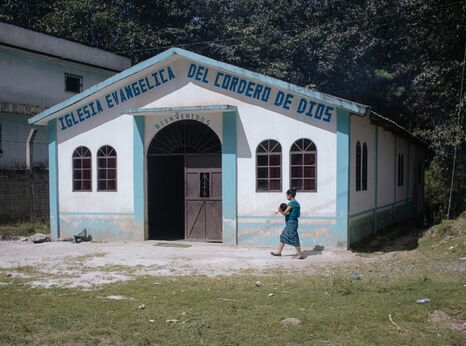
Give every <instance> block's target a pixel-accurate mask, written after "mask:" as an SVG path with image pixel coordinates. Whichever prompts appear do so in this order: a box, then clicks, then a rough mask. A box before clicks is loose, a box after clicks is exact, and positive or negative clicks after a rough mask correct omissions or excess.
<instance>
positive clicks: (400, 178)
mask: <svg viewBox="0 0 466 346" xmlns="http://www.w3.org/2000/svg"><path fill="white" fill-rule="evenodd" d="M404 161H405V159H404V155H403V154H398V186H403V185H404V166H405V162H404Z"/></svg>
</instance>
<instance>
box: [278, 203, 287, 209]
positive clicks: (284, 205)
mask: <svg viewBox="0 0 466 346" xmlns="http://www.w3.org/2000/svg"><path fill="white" fill-rule="evenodd" d="M286 207H288V206H287V205H286V203H282V204H280V206H279V207H278V209H280V210H281V211H285V210H286Z"/></svg>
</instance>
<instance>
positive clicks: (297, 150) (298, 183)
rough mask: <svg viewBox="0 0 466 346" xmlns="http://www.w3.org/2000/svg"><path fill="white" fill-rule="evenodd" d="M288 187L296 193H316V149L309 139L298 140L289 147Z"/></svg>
mask: <svg viewBox="0 0 466 346" xmlns="http://www.w3.org/2000/svg"><path fill="white" fill-rule="evenodd" d="M290 187H291V188H294V189H296V190H298V191H305V192H315V191H317V148H316V145H315V144H314V142H312V141H311V140H310V139H307V138H301V139H298V140H297V141H296V142H294V143H293V145H292V146H291V149H290Z"/></svg>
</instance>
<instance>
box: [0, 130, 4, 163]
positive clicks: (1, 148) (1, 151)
mask: <svg viewBox="0 0 466 346" xmlns="http://www.w3.org/2000/svg"><path fill="white" fill-rule="evenodd" d="M2 156H3V138H2V124H0V157H2Z"/></svg>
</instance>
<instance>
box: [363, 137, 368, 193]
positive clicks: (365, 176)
mask: <svg viewBox="0 0 466 346" xmlns="http://www.w3.org/2000/svg"><path fill="white" fill-rule="evenodd" d="M362 190H363V191H367V144H366V142H364V144H363V145H362Z"/></svg>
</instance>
